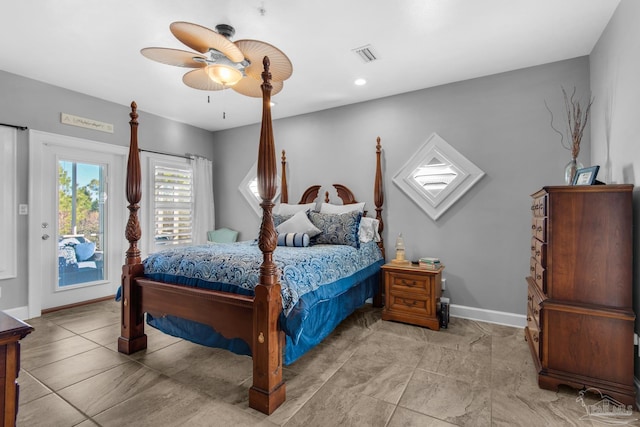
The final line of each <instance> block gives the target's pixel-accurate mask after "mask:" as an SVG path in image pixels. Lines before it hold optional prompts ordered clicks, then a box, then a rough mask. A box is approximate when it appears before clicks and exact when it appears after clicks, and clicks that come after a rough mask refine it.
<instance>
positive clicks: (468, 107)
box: [214, 57, 590, 315]
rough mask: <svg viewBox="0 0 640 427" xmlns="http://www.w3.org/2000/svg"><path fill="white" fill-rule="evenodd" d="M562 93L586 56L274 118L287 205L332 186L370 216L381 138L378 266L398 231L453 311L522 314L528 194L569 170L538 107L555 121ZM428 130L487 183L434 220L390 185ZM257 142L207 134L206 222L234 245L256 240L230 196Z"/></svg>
mask: <svg viewBox="0 0 640 427" xmlns="http://www.w3.org/2000/svg"><path fill="white" fill-rule="evenodd" d="M561 86H564V87H565V88H567V89H568V90H571V89H572V88H573V87H574V86H575V87H576V88H577V90H578V96H580V97H581V98H582V99H588V92H589V60H588V58H587V57H581V58H576V59H572V60H567V61H562V62H558V63H553V64H547V65H541V66H537V67H532V68H528V69H523V70H517V71H513V72H508V73H503V74H498V75H493V76H488V77H484V78H479V79H473V80H468V81H463V82H458V83H454V84H449V85H445V86H440V87H435V88H430V89H425V90H422V91H416V92H411V93H406V94H402V95H398V96H393V97H388V98H384V99H378V100H374V101H370V102H365V103H361V104H357V105H351V106H346V107H342V108H335V109H331V110H325V111H321V112H318V113H313V114H307V115H301V116H297V117H293V118H287V119H280V120H275V121H274V126H273V127H274V136H275V141H276V149H277V151H278V153H280V150H282V149H286V150H287V157H288V159H289V161H290V164H289V172H288V177H289V183H290V186H289V187H290V190H289V194H290V198H291V199H296V198H297V197H299V196H300V194H301V192H302V191H303V189H305V188H306V187H308V186H309V185H312V184H320V185H323V187H324V189H329V188H330V185H331V184H332V183H334V182H336V183H342V184H345V185H347V186H348V187H350V188H351V189H352V190H353V191H354V192H355V194H356V196H357V197H359V198H360V200H361V201H366V202H367V203H368V209H370V210H372V209H373V176H374V162H375V140H376V137H377V136H380V137H381V138H382V146H383V169H384V191H385V210H384V212H383V218H384V220H385V224H386V228H385V233H384V237H385V240H386V247H387V248H388V251H387V258H388V259H390V258H393V256H394V250H393V245H394V242H395V238H396V236H397V235H398V233H400V232H402V233H403V235H404V236H405V244H406V246H407V256H408V257H409V258H413V259H415V258H417V257H420V256H439V257H440V258H441V259H442V261H443V263H444V264H445V265H446V270H445V277H446V278H447V292H446V293H447V294H448V296H450V297H451V299H452V301H451V302H452V303H453V304H458V305H462V306H467V307H475V308H481V309H487V310H497V311H500V312H507V313H516V314H520V315H524V314H525V312H526V283H525V280H524V278H525V276H526V275H527V273H528V270H529V254H530V252H529V246H530V238H531V233H530V229H529V225H530V220H531V213H530V210H529V208H530V197H529V195H530V194H531V193H533V192H534V191H536V190H538V189H539V188H540V187H542V186H544V185H561V184H563V179H564V167H565V165H566V163H567V162H568V161H569V160H570V154H569V152H568V151H566V150H564V149H563V148H562V146H561V144H560V140H559V136H558V135H557V134H556V133H555V132H554V131H553V130H552V129H551V127H550V125H549V121H550V120H549V113H548V112H547V110H546V109H545V106H544V101H545V100H546V101H547V103H548V104H549V106H550V107H551V109H552V110H553V111H554V113H555V117H556V120H559V119H560V118H561V117H562V116H563V115H564V102H563V98H562V92H561ZM275 100H276V101H277V96H276V98H275ZM275 108H276V109H275V110H274V115H275V116H277V107H275ZM556 123H558V121H556ZM433 132H436V133H438V134H439V135H440V136H441V137H442V138H444V139H445V140H446V141H447V142H448V143H449V144H451V145H452V146H453V147H454V148H456V149H457V150H458V151H459V152H460V153H462V154H463V155H464V156H466V157H467V158H468V159H469V160H471V161H472V162H473V163H475V164H476V165H477V166H478V167H480V169H482V170H483V171H484V172H485V173H486V175H485V177H484V178H483V179H482V180H481V181H480V182H479V183H478V184H476V186H475V187H474V188H472V189H471V191H470V192H468V193H467V194H466V195H465V196H464V197H462V198H461V199H460V200H458V202H457V203H456V204H455V205H453V206H452V207H451V208H450V209H449V210H448V211H447V212H446V213H445V214H444V215H443V216H441V217H440V218H439V219H438V220H437V221H432V220H431V219H430V218H429V217H428V216H427V215H426V214H425V213H424V212H423V211H422V210H420V209H419V208H418V207H417V206H416V204H414V203H413V202H412V201H411V200H410V199H408V198H407V197H406V196H405V195H404V193H402V192H401V191H400V190H399V189H398V188H397V187H396V186H395V185H394V184H393V183H392V178H393V176H394V175H395V174H396V172H397V171H398V170H399V169H400V168H401V167H402V166H403V165H404V163H405V162H406V161H407V160H408V159H409V157H410V156H411V155H412V154H413V153H414V152H415V151H416V150H417V149H418V148H419V147H420V146H421V145H422V144H423V143H424V141H425V140H426V139H427V138H428V137H429V136H430V135H431V134H432V133H433ZM258 139H259V127H258V125H253V126H246V127H242V128H237V129H232V130H228V131H222V132H216V133H215V134H214V140H215V144H214V151H215V158H216V159H224V161H223V162H218V167H217V168H216V171H215V176H214V186H215V187H214V191H215V197H216V223H217V225H220V226H222V225H224V226H228V227H231V228H234V229H237V230H239V231H240V232H241V235H240V238H241V239H253V238H255V237H256V236H257V230H258V227H259V222H258V216H257V215H255V213H254V212H253V210H251V209H250V208H249V206H248V205H247V203H246V201H245V200H244V198H243V197H242V195H241V194H240V192H239V191H238V184H239V183H240V182H241V181H242V179H243V178H244V176H245V174H246V173H247V171H248V170H249V168H250V167H251V166H252V165H253V163H254V162H255V160H256V153H257V142H258ZM589 155H590V141H589V136H588V133H587V136H586V137H585V138H584V140H583V148H582V151H581V153H580V158H579V160H580V161H582V163H584V164H589V163H590V159H589ZM278 157H279V156H278ZM323 191H324V190H323ZM332 198H333V199H336V197H335V195H334V196H333V197H332ZM291 201H292V202H294V201H297V200H291Z"/></svg>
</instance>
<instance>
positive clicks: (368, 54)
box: [353, 44, 378, 62]
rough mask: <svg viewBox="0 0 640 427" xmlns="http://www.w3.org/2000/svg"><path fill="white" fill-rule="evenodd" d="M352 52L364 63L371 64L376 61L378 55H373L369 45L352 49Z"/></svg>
mask: <svg viewBox="0 0 640 427" xmlns="http://www.w3.org/2000/svg"><path fill="white" fill-rule="evenodd" d="M353 52H354V53H355V54H356V55H358V56H359V57H360V59H362V60H363V61H364V62H373V61H375V60H377V59H378V55H376V54H375V52H374V51H373V47H372V46H371V45H370V44H368V45H366V46H362V47H359V48H356V49H353Z"/></svg>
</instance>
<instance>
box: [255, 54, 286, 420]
mask: <svg viewBox="0 0 640 427" xmlns="http://www.w3.org/2000/svg"><path fill="white" fill-rule="evenodd" d="M263 66H264V72H263V73H262V81H263V83H262V128H261V130H260V145H259V147H258V170H257V175H258V191H259V193H260V198H261V199H262V203H261V204H260V206H262V210H263V214H262V223H261V225H260V234H259V236H258V246H259V247H260V250H261V251H262V254H263V261H262V265H261V266H260V282H259V283H258V285H256V288H255V298H254V302H253V325H254V327H253V335H254V336H253V347H252V352H253V385H252V386H251V389H250V390H249V406H250V407H251V408H253V409H256V410H258V411H260V412H263V413H265V414H271V413H273V411H275V410H276V408H278V407H279V406H280V405H281V404H282V403H283V402H284V400H285V385H284V382H283V381H282V349H283V343H284V335H283V333H282V332H281V331H280V330H279V327H278V319H279V317H280V313H281V312H282V296H281V295H280V283H279V281H278V271H277V270H278V269H277V267H276V264H275V263H274V262H273V251H274V250H275V248H276V244H277V238H278V237H277V235H276V229H275V226H274V224H273V215H272V211H273V206H274V204H273V201H272V199H273V197H274V196H275V194H276V185H277V170H276V153H275V144H274V142H273V128H272V126H271V105H270V102H271V89H272V86H271V73H270V72H269V58H267V57H266V56H265V57H264V60H263Z"/></svg>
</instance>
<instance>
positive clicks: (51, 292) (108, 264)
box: [28, 131, 127, 317]
mask: <svg viewBox="0 0 640 427" xmlns="http://www.w3.org/2000/svg"><path fill="white" fill-rule="evenodd" d="M126 152H127V149H126V147H120V146H114V145H111V144H105V143H99V142H95V141H89V140H85V139H79V138H73V137H69V136H64V135H56V134H51V133H46V132H39V131H30V133H29V179H30V180H31V181H32V183H31V185H30V190H29V192H30V194H29V204H30V215H29V230H30V232H29V260H28V262H29V313H30V316H33V317H37V316H39V315H40V312H41V310H45V309H52V308H56V307H62V306H68V305H73V304H77V303H82V302H86V301H93V300H98V299H102V298H107V297H110V296H113V295H115V293H116V291H117V288H118V286H119V284H120V283H119V282H120V269H121V266H122V259H123V254H124V250H125V243H124V232H123V231H124V219H125V216H126V203H125V196H124V167H125V165H126Z"/></svg>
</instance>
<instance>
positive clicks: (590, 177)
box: [572, 165, 600, 185]
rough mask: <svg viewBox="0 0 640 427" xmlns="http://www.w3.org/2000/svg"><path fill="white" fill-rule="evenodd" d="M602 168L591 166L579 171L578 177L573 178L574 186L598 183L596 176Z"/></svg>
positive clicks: (577, 172)
mask: <svg viewBox="0 0 640 427" xmlns="http://www.w3.org/2000/svg"><path fill="white" fill-rule="evenodd" d="M599 169H600V166H598V165H596V166H590V167H588V168H582V169H578V170H577V171H576V176H575V177H574V178H573V183H572V184H573V185H593V184H595V183H596V176H597V175H598V170H599Z"/></svg>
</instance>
